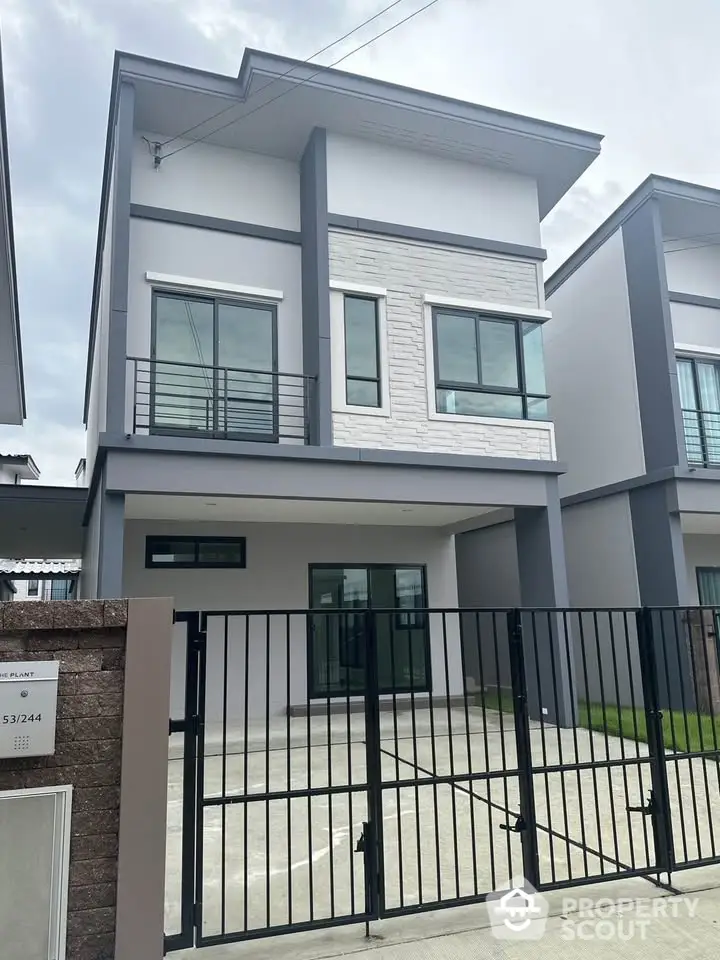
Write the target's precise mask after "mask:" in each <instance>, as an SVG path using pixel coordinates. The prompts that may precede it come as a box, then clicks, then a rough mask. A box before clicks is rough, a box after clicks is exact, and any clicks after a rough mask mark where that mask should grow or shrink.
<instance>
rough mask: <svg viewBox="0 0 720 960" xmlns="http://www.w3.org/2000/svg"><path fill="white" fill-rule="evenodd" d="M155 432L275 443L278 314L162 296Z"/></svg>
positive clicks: (155, 357) (154, 379) (157, 318)
mask: <svg viewBox="0 0 720 960" xmlns="http://www.w3.org/2000/svg"><path fill="white" fill-rule="evenodd" d="M153 315H154V322H153V348H152V361H151V370H152V372H151V384H150V393H151V430H152V431H153V432H156V433H180V434H185V435H187V434H203V435H206V436H220V437H227V436H232V437H233V438H242V437H245V438H247V439H262V440H267V439H274V438H275V437H276V435H277V431H278V423H277V419H278V418H277V397H276V382H277V377H276V376H275V374H276V372H277V349H276V316H275V308H274V307H273V306H271V305H266V304H254V303H241V302H237V301H230V300H220V299H217V298H208V297H192V296H187V295H184V294H175V293H160V292H157V291H156V292H155V294H154V298H153Z"/></svg>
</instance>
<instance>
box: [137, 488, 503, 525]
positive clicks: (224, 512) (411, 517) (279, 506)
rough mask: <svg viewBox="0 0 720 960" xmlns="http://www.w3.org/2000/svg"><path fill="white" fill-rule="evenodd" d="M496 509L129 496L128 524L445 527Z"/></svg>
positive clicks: (427, 505)
mask: <svg viewBox="0 0 720 960" xmlns="http://www.w3.org/2000/svg"><path fill="white" fill-rule="evenodd" d="M493 509H495V508H493V507H484V508H483V507H477V506H458V505H452V506H447V505H444V504H417V503H413V504H410V503H362V502H354V501H346V500H344V501H339V500H338V501H336V500H273V499H251V498H247V497H245V498H241V497H207V498H205V497H170V496H162V497H160V496H149V495H145V494H129V495H128V496H127V497H126V500H125V516H126V518H127V519H128V520H182V521H186V522H192V521H198V520H200V521H213V520H216V521H252V522H256V523H338V524H343V523H359V524H373V525H387V526H412V527H444V526H447V525H448V524H451V523H459V522H460V521H462V520H469V519H472V518H475V517H478V516H480V515H482V514H486V513H490V512H492V510H493Z"/></svg>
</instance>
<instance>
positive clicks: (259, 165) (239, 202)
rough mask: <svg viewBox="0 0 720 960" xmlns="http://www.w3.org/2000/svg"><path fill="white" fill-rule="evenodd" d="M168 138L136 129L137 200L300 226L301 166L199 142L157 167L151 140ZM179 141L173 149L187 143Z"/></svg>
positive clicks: (288, 227)
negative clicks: (149, 146)
mask: <svg viewBox="0 0 720 960" xmlns="http://www.w3.org/2000/svg"><path fill="white" fill-rule="evenodd" d="M143 136H145V137H147V139H148V140H150V141H151V142H152V141H162V140H167V137H160V136H158V135H156V134H152V133H144V134H143V133H140V132H138V133H136V134H135V143H134V147H133V169H132V193H131V197H132V202H133V203H141V204H145V205H146V206H152V207H164V208H166V209H169V210H182V211H184V212H186V213H198V214H203V215H205V216H208V217H220V218H222V219H226V220H240V221H244V222H246V223H259V224H262V225H263V226H268V227H282V228H284V229H286V230H299V229H300V167H299V164H297V163H293V162H292V161H290V160H280V159H278V158H277V157H268V156H264V155H261V154H259V153H248V152H246V151H243V150H235V149H232V148H230V147H218V146H212V145H210V144H207V143H194V144H193V146H192V149H189V150H181V151H180V152H179V153H177V154H176V155H175V156H172V157H168V158H167V159H166V160H163V162H162V163H161V165H160V167H158V168H155V166H154V164H153V157H152V153H151V151H150V149H149V148H148V144H147V143H146V142H145V141H144V140H143V139H142V138H143ZM186 143H187V141H184V140H178V141H176V142H175V143H173V144H172V145H169V146H168V147H167V148H166V150H165V152H166V153H170V152H171V151H172V150H177V149H178V148H179V147H182V146H183V145H185V144H186Z"/></svg>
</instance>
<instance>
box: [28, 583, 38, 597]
mask: <svg viewBox="0 0 720 960" xmlns="http://www.w3.org/2000/svg"><path fill="white" fill-rule="evenodd" d="M39 592H40V581H39V580H28V596H29V597H37V596H38V594H39Z"/></svg>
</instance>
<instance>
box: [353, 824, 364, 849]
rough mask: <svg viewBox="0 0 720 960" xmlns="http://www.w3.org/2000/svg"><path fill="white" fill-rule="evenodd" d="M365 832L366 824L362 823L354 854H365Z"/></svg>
mask: <svg viewBox="0 0 720 960" xmlns="http://www.w3.org/2000/svg"><path fill="white" fill-rule="evenodd" d="M366 831H367V824H366V823H364V824H363V825H362V831H361V832H360V836H359V837H358V841H357V843H356V844H355V853H365V843H366V837H365V833H366Z"/></svg>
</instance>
